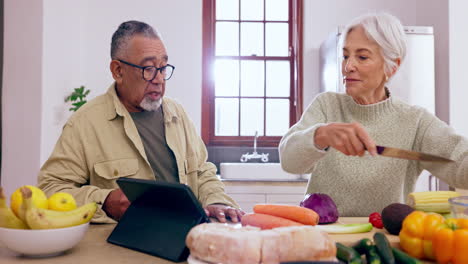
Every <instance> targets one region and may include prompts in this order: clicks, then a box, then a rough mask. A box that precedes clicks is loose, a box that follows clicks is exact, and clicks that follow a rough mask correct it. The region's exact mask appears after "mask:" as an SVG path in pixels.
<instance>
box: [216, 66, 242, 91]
mask: <svg viewBox="0 0 468 264" xmlns="http://www.w3.org/2000/svg"><path fill="white" fill-rule="evenodd" d="M214 79H215V96H239V61H238V60H225V59H217V60H216V62H215V68H214Z"/></svg>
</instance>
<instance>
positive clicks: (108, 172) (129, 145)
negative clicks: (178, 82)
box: [38, 84, 238, 223]
mask: <svg viewBox="0 0 468 264" xmlns="http://www.w3.org/2000/svg"><path fill="white" fill-rule="evenodd" d="M162 107H163V112H164V124H165V131H166V140H167V144H168V146H169V147H170V149H171V150H172V151H173V152H174V155H175V158H176V161H177V167H178V170H179V179H180V182H181V183H183V184H187V185H188V186H190V188H191V189H192V191H193V192H194V194H195V196H196V197H197V198H198V200H199V201H200V203H201V204H202V206H207V205H209V204H213V203H222V204H226V205H230V206H234V207H237V208H238V205H237V204H236V202H235V201H234V200H233V199H231V198H230V197H229V196H227V195H226V194H225V192H224V185H223V184H222V182H221V181H220V180H219V179H218V178H217V176H216V167H215V166H214V165H213V164H212V163H210V162H207V151H206V147H205V145H204V143H203V141H202V140H201V138H200V137H199V136H198V134H197V132H196V129H195V127H194V126H193V124H192V122H191V120H190V119H189V117H188V116H187V114H186V113H185V111H184V109H183V108H182V106H181V105H180V104H178V103H176V102H175V101H173V100H171V99H169V98H167V97H165V98H164V99H163V103H162ZM120 177H129V178H138V179H148V180H154V179H155V176H154V174H153V170H152V169H151V165H150V163H149V162H148V159H147V157H146V154H145V150H144V147H143V143H142V141H141V139H140V136H139V134H138V131H137V128H136V126H135V124H134V122H133V120H132V118H131V116H130V114H129V113H128V111H127V110H126V109H125V107H124V106H123V104H122V103H121V102H120V100H119V98H118V97H117V94H116V92H115V86H114V84H112V85H111V87H110V88H109V90H108V91H107V93H105V94H103V95H101V96H98V97H97V98H95V99H93V100H91V101H90V102H88V103H87V104H85V105H84V106H83V107H81V108H80V110H79V111H77V112H76V113H75V114H74V115H72V116H71V117H70V119H69V120H68V121H67V123H66V124H65V126H64V127H63V131H62V135H61V136H60V138H59V140H58V142H57V144H56V145H55V149H54V151H53V153H52V155H51V156H50V157H49V159H48V160H47V161H46V163H45V164H44V166H43V167H42V168H41V170H40V172H39V176H38V181H39V187H40V188H41V189H42V190H44V191H45V192H46V194H47V195H48V196H50V195H51V194H53V193H55V192H60V191H64V192H68V193H71V194H72V195H73V196H74V197H75V199H76V200H77V204H79V205H82V204H85V203H88V202H96V203H97V204H98V205H99V210H98V211H97V212H96V215H95V216H94V218H93V222H100V223H111V222H114V221H113V220H112V219H111V218H109V217H107V215H106V213H105V212H104V211H103V210H102V209H101V206H102V204H103V203H104V201H105V199H106V197H107V195H108V194H109V192H111V191H112V190H113V189H116V188H118V185H117V184H116V180H117V179H118V178H120ZM175 206H176V205H175Z"/></svg>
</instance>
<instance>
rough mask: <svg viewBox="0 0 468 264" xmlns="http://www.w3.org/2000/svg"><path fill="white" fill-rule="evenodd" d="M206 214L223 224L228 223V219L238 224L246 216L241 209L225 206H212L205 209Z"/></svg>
mask: <svg viewBox="0 0 468 264" xmlns="http://www.w3.org/2000/svg"><path fill="white" fill-rule="evenodd" d="M205 213H206V215H207V216H208V217H214V218H216V219H218V221H219V222H221V223H226V217H227V218H228V219H231V221H232V222H234V223H237V222H239V221H240V219H241V218H242V216H243V215H244V214H245V212H244V211H242V210H241V209H236V208H234V207H231V206H227V205H225V204H210V205H208V206H206V207H205Z"/></svg>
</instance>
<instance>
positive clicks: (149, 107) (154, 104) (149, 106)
mask: <svg viewBox="0 0 468 264" xmlns="http://www.w3.org/2000/svg"><path fill="white" fill-rule="evenodd" d="M161 104H162V97H161V98H159V99H158V100H154V101H153V100H151V99H150V98H148V97H146V96H145V97H143V100H142V101H141V103H140V107H141V108H143V110H145V111H156V110H158V109H159V107H160V106H161Z"/></svg>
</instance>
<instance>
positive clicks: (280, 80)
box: [266, 61, 291, 97]
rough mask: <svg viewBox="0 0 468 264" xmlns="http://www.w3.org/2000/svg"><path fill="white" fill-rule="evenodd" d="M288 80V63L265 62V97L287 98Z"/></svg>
mask: <svg viewBox="0 0 468 264" xmlns="http://www.w3.org/2000/svg"><path fill="white" fill-rule="evenodd" d="M290 78H291V73H290V70H289V61H267V62H266V95H267V96H278V97H289V95H290V85H289V83H290Z"/></svg>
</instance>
